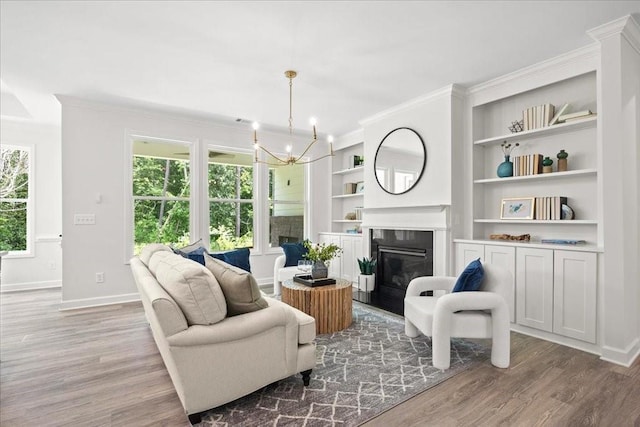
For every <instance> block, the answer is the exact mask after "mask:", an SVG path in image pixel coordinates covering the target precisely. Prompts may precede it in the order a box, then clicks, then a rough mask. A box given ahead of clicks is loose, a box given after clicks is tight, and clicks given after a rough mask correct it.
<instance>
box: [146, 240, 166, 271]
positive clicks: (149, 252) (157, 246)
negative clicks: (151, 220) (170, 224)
mask: <svg viewBox="0 0 640 427" xmlns="http://www.w3.org/2000/svg"><path fill="white" fill-rule="evenodd" d="M158 251H164V252H171V253H173V251H172V250H171V248H170V247H169V246H167V245H163V244H162V243H151V244H149V245H147V246H145V247H144V248H142V250H141V251H140V255H139V258H140V261H142V262H143V263H144V265H146V266H147V267H149V261H150V260H151V257H152V256H153V254H155V253H156V252H158Z"/></svg>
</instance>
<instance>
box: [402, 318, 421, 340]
mask: <svg viewBox="0 0 640 427" xmlns="http://www.w3.org/2000/svg"><path fill="white" fill-rule="evenodd" d="M404 334H405V335H406V336H408V337H409V338H415V337H417V336H418V335H420V331H419V330H418V328H416V327H415V325H414V324H413V323H411V322H410V321H409V320H408V319H407V318H406V317H405V319H404Z"/></svg>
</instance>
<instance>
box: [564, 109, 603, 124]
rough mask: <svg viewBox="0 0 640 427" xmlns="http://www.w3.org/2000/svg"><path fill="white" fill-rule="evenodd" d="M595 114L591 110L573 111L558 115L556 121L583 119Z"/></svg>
mask: <svg viewBox="0 0 640 427" xmlns="http://www.w3.org/2000/svg"><path fill="white" fill-rule="evenodd" d="M595 115H596V114H595V113H592V112H591V110H583V111H576V112H575V113H569V114H563V115H561V116H560V117H558V122H560V123H562V122H572V121H574V120H584V119H587V118H589V117H594V116H595Z"/></svg>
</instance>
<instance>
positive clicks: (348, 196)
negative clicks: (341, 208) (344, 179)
mask: <svg viewBox="0 0 640 427" xmlns="http://www.w3.org/2000/svg"><path fill="white" fill-rule="evenodd" d="M362 196H364V193H355V194H339V195H337V196H331V198H332V199H348V198H350V197H362Z"/></svg>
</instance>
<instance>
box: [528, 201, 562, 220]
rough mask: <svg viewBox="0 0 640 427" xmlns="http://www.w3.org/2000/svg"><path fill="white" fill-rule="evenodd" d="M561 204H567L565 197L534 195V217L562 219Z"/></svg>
mask: <svg viewBox="0 0 640 427" xmlns="http://www.w3.org/2000/svg"><path fill="white" fill-rule="evenodd" d="M563 204H564V205H566V204H567V198H566V197H563V196H551V197H536V201H535V219H542V220H545V219H546V220H557V219H562V205H563Z"/></svg>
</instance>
